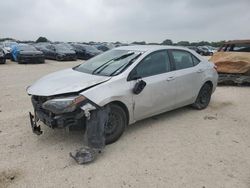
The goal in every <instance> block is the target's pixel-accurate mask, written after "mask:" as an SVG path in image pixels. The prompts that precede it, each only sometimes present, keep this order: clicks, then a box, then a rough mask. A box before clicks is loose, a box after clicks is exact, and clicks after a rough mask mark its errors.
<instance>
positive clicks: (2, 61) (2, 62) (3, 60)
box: [0, 48, 6, 64]
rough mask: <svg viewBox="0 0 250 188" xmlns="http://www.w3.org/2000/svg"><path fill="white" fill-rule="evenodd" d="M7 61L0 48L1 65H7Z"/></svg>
mask: <svg viewBox="0 0 250 188" xmlns="http://www.w3.org/2000/svg"><path fill="white" fill-rule="evenodd" d="M5 62H6V59H5V53H4V51H3V49H2V48H0V64H5Z"/></svg>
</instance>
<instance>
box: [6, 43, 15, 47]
mask: <svg viewBox="0 0 250 188" xmlns="http://www.w3.org/2000/svg"><path fill="white" fill-rule="evenodd" d="M16 44H17V43H16V42H5V43H4V46H5V47H11V46H13V45H16Z"/></svg>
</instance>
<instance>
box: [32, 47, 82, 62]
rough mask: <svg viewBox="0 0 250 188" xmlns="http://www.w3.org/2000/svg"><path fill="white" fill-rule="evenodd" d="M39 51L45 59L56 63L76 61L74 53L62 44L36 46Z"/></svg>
mask: <svg viewBox="0 0 250 188" xmlns="http://www.w3.org/2000/svg"><path fill="white" fill-rule="evenodd" d="M36 46H37V47H36V48H38V49H39V50H41V51H42V52H43V53H44V55H45V58H46V59H54V60H57V61H72V60H76V59H77V57H76V52H75V51H74V50H72V49H70V48H69V47H68V46H67V45H64V44H44V45H42V44H41V45H36Z"/></svg>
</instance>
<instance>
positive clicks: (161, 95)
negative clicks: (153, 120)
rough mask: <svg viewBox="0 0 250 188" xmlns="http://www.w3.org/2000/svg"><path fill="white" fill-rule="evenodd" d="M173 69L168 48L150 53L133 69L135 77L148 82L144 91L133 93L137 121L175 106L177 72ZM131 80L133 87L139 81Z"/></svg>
mask: <svg viewBox="0 0 250 188" xmlns="http://www.w3.org/2000/svg"><path fill="white" fill-rule="evenodd" d="M171 70H172V66H171V63H170V60H169V56H168V52H167V51H166V50H161V51H157V52H153V53H151V54H149V55H148V56H146V57H145V58H144V59H143V60H142V61H141V62H140V63H139V64H138V65H137V66H136V67H135V68H134V69H133V70H132V72H131V73H132V74H133V75H136V76H135V77H137V78H140V79H142V80H143V81H145V82H146V86H145V88H144V89H143V90H142V92H141V93H140V94H138V95H135V94H134V95H133V103H134V120H135V121H138V120H141V119H144V118H147V117H150V116H153V115H156V114H159V113H161V112H164V111H167V110H170V109H171V108H172V107H173V106H174V104H175V95H176V87H175V73H174V72H171ZM131 82H132V87H133V86H134V85H135V84H136V82H137V81H136V80H134V81H131Z"/></svg>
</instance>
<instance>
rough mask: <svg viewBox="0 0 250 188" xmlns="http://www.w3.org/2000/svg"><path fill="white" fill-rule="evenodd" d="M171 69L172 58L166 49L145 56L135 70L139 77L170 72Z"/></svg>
mask: <svg viewBox="0 0 250 188" xmlns="http://www.w3.org/2000/svg"><path fill="white" fill-rule="evenodd" d="M170 70H171V67H170V60H169V57H168V53H167V51H166V50H162V51H158V52H153V53H152V54H150V55H148V56H147V57H145V58H144V59H143V60H142V61H141V62H140V63H139V64H138V65H137V66H136V67H135V69H134V70H133V71H135V72H136V73H135V74H136V75H137V76H138V77H141V78H143V77H148V76H153V75H157V74H162V73H165V72H169V71H170Z"/></svg>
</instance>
